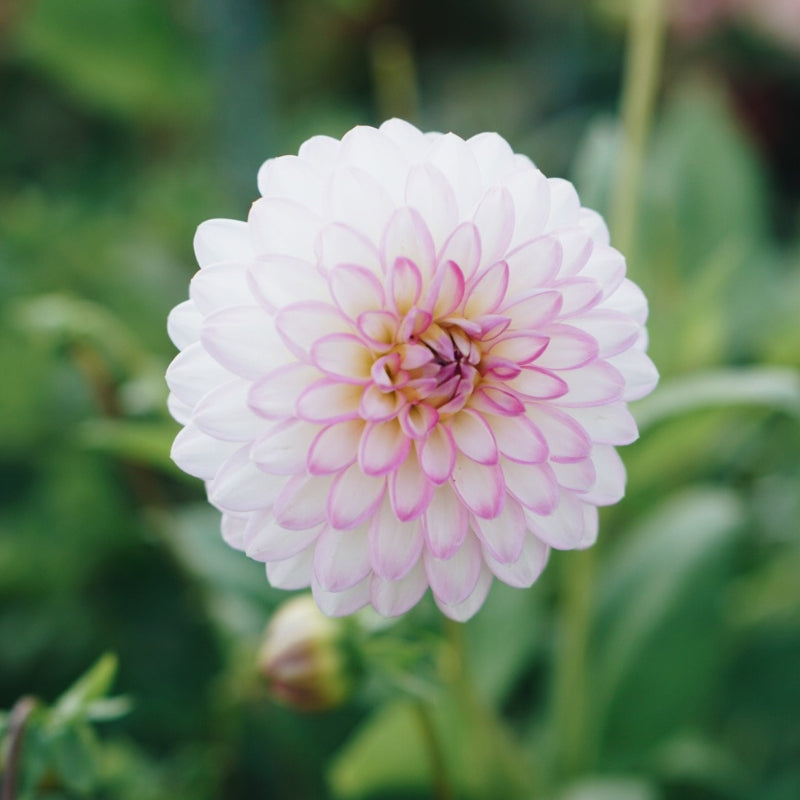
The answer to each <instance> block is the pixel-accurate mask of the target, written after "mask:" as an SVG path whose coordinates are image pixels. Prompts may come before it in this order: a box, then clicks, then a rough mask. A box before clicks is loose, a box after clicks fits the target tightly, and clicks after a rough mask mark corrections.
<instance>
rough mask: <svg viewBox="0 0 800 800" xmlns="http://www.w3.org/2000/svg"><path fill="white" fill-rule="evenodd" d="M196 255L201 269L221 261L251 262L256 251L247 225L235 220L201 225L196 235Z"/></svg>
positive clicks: (213, 220) (207, 222)
mask: <svg viewBox="0 0 800 800" xmlns="http://www.w3.org/2000/svg"><path fill="white" fill-rule="evenodd" d="M194 254H195V256H196V257H197V263H198V264H199V265H200V266H201V267H208V266H210V265H211V264H216V263H217V262H219V261H243V262H246V261H249V260H250V259H251V258H252V257H253V255H254V251H253V245H252V240H251V238H250V231H249V230H248V227H247V223H246V222H240V221H239V220H233V219H209V220H207V221H206V222H202V223H200V225H199V226H198V228H197V233H195V235H194Z"/></svg>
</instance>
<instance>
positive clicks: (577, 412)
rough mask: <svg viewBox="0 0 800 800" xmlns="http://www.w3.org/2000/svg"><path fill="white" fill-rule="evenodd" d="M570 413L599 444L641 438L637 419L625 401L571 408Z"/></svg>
mask: <svg viewBox="0 0 800 800" xmlns="http://www.w3.org/2000/svg"><path fill="white" fill-rule="evenodd" d="M569 415H570V417H572V418H573V419H574V420H575V422H577V423H578V425H580V426H581V428H583V430H584V431H585V432H586V434H587V435H588V437H589V438H590V439H591V440H592V441H594V442H597V443H598V444H617V445H620V444H630V443H631V442H635V441H636V440H637V439H638V438H639V430H638V428H637V427H636V420H635V419H634V418H633V414H631V412H630V411H628V407H627V406H626V405H625V403H609V404H607V405H604V406H589V407H588V408H571V409H570V410H569Z"/></svg>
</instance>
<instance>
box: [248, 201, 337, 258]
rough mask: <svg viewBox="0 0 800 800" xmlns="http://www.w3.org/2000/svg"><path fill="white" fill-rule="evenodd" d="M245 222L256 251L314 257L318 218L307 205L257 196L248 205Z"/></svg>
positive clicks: (318, 225)
mask: <svg viewBox="0 0 800 800" xmlns="http://www.w3.org/2000/svg"><path fill="white" fill-rule="evenodd" d="M247 224H248V227H249V228H250V231H251V232H252V235H253V246H254V248H255V250H256V253H257V254H258V255H286V256H294V257H295V258H302V259H303V260H304V261H313V260H314V257H315V252H314V241H315V240H316V237H317V233H318V231H319V229H320V228H321V227H322V219H321V218H320V217H319V216H317V214H315V213H314V212H313V211H312V210H311V209H310V208H308V206H306V205H303V204H301V203H296V202H294V201H293V200H288V199H286V198H279V197H268V198H261V199H260V200H256V202H255V203H253V205H252V206H251V208H250V214H249V216H248V218H247Z"/></svg>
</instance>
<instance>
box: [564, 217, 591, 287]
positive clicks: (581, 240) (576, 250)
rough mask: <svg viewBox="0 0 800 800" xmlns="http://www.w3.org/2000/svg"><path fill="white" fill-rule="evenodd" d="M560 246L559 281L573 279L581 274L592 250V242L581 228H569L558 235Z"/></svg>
mask: <svg viewBox="0 0 800 800" xmlns="http://www.w3.org/2000/svg"><path fill="white" fill-rule="evenodd" d="M558 241H559V242H560V244H561V249H562V257H561V269H560V270H559V272H558V278H559V280H563V279H565V278H574V277H575V276H576V275H578V273H582V271H583V268H584V267H585V266H586V264H587V263H588V261H589V258H590V257H591V255H592V251H593V250H594V241H593V240H592V238H591V236H589V234H588V233H587V232H586V231H585V230H583V229H581V228H571V229H570V230H566V231H561V232H560V233H559V234H558Z"/></svg>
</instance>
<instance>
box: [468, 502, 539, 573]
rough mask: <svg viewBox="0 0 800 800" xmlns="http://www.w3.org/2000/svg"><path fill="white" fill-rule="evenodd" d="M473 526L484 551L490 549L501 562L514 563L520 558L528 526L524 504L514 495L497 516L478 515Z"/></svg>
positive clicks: (493, 555)
mask: <svg viewBox="0 0 800 800" xmlns="http://www.w3.org/2000/svg"><path fill="white" fill-rule="evenodd" d="M473 526H474V527H473V530H474V531H475V533H477V534H478V538H479V539H480V540H481V542H482V543H483V549H484V551H487V550H488V552H489V553H491V555H492V557H493V558H495V559H497V560H498V561H499V562H500V563H501V564H512V563H513V562H515V561H516V560H517V559H518V558H519V556H520V553H521V552H522V546H523V544H524V542H525V536H526V534H527V527H526V521H525V514H524V512H523V510H522V506H521V505H520V504H519V503H518V502H517V501H516V500H514V499H513V498H512V497H506V499H505V503H504V505H503V509H502V511H501V512H500V513H499V514H498V515H497V516H496V517H494V518H492V519H481V518H480V517H476V518H475V519H474V521H473Z"/></svg>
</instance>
